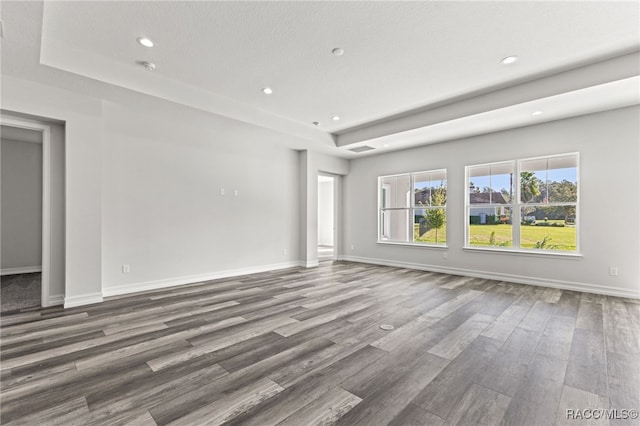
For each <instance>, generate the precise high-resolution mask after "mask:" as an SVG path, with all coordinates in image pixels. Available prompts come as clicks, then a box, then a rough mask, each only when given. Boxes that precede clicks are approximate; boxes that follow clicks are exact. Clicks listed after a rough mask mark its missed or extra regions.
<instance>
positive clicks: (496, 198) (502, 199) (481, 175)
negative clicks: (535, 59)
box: [469, 162, 514, 204]
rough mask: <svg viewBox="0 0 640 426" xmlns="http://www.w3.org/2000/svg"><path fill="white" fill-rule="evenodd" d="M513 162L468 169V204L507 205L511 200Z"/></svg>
mask: <svg viewBox="0 0 640 426" xmlns="http://www.w3.org/2000/svg"><path fill="white" fill-rule="evenodd" d="M513 167H514V164H513V162H508V163H496V164H491V165H485V166H474V167H470V168H469V203H470V204H490V203H491V204H509V203H511V200H512V199H513Z"/></svg>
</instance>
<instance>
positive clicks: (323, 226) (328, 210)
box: [318, 179, 334, 246]
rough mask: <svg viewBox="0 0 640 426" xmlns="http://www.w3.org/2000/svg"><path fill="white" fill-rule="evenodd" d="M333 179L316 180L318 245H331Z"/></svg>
mask: <svg viewBox="0 0 640 426" xmlns="http://www.w3.org/2000/svg"><path fill="white" fill-rule="evenodd" d="M333 212H334V205H333V179H331V180H330V181H318V245H321V246H333Z"/></svg>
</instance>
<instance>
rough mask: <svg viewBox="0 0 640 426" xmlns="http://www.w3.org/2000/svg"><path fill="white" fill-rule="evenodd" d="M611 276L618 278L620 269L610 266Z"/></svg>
mask: <svg viewBox="0 0 640 426" xmlns="http://www.w3.org/2000/svg"><path fill="white" fill-rule="evenodd" d="M609 275H611V276H612V277H617V276H618V268H616V267H615V266H609Z"/></svg>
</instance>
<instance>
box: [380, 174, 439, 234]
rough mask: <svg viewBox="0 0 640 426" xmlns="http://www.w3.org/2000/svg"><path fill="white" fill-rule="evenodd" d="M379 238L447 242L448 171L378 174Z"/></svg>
mask: <svg viewBox="0 0 640 426" xmlns="http://www.w3.org/2000/svg"><path fill="white" fill-rule="evenodd" d="M378 188H379V227H378V241H380V242H395V243H410V244H425V245H445V244H446V243H447V171H446V170H432V171H426V172H418V173H406V174H401V175H394V176H381V177H379V178H378Z"/></svg>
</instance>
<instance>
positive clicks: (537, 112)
mask: <svg viewBox="0 0 640 426" xmlns="http://www.w3.org/2000/svg"><path fill="white" fill-rule="evenodd" d="M540 114H542V111H533V112H532V113H531V115H540Z"/></svg>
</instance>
